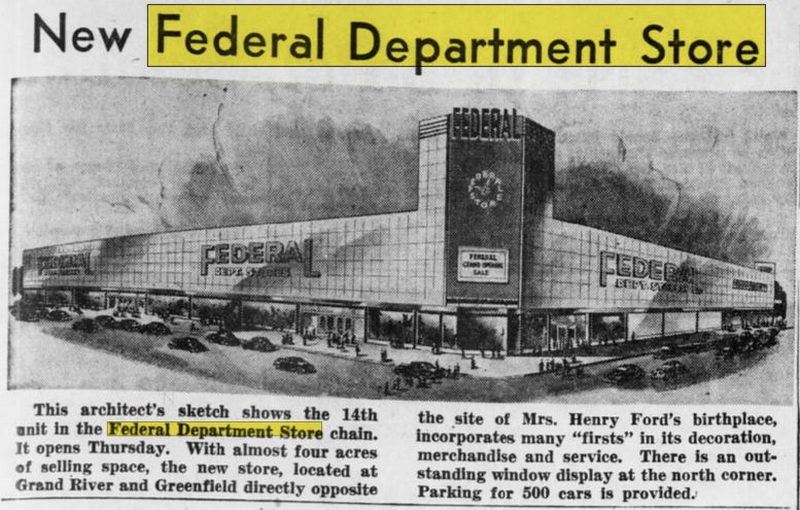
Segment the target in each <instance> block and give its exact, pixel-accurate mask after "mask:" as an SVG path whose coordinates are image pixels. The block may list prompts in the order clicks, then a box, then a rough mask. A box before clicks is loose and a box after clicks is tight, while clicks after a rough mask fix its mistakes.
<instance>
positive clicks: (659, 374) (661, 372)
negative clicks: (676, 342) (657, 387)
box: [650, 360, 689, 380]
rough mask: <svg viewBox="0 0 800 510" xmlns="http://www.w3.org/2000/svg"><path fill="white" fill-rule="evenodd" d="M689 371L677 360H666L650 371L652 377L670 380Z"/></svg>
mask: <svg viewBox="0 0 800 510" xmlns="http://www.w3.org/2000/svg"><path fill="white" fill-rule="evenodd" d="M688 372H689V369H687V368H686V366H685V365H684V364H683V363H681V362H680V361H678V360H671V361H667V362H666V363H664V364H663V365H661V366H660V367H658V368H656V369H655V370H653V371H652V372H651V373H650V377H651V378H653V379H662V380H670V379H676V378H678V377H681V376H683V375H685V374H686V373H688Z"/></svg>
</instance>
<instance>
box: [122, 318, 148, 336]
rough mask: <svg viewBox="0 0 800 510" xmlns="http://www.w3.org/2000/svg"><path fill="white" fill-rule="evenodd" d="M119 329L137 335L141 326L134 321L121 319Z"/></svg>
mask: <svg viewBox="0 0 800 510" xmlns="http://www.w3.org/2000/svg"><path fill="white" fill-rule="evenodd" d="M119 329H122V330H125V331H134V332H137V333H138V332H140V331H141V330H142V325H141V324H140V323H139V321H137V320H136V319H122V320H121V321H119Z"/></svg>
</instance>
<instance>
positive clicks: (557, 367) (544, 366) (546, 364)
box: [539, 356, 581, 373]
mask: <svg viewBox="0 0 800 510" xmlns="http://www.w3.org/2000/svg"><path fill="white" fill-rule="evenodd" d="M580 364H581V363H580V361H578V358H577V357H575V356H572V359H571V360H570V359H567V358H562V359H561V361H556V360H555V358H550V359H549V360H543V359H541V360H539V373H550V372H563V373H569V371H570V370H571V369H572V368H575V367H578V366H580Z"/></svg>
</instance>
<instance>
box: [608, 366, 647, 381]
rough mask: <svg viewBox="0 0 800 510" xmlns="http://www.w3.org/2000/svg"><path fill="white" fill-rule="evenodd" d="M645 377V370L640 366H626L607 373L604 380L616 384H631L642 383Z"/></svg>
mask: <svg viewBox="0 0 800 510" xmlns="http://www.w3.org/2000/svg"><path fill="white" fill-rule="evenodd" d="M644 376H645V372H644V369H643V368H642V367H640V366H639V365H633V364H625V365H620V366H618V367H616V368H613V369H611V370H609V371H608V372H606V373H605V374H604V375H603V379H605V380H606V381H608V382H611V383H614V384H629V383H634V382H637V381H640V380H641V379H643V378H644Z"/></svg>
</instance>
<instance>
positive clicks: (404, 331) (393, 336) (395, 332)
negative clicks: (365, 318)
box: [369, 308, 414, 346]
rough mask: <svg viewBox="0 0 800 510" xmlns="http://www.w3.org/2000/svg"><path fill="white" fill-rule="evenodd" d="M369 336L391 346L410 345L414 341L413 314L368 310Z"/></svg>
mask: <svg viewBox="0 0 800 510" xmlns="http://www.w3.org/2000/svg"><path fill="white" fill-rule="evenodd" d="M369 335H370V338H374V339H377V340H384V341H387V342H390V343H391V344H393V345H398V346H399V345H400V344H402V345H405V344H411V343H412V342H413V340H414V331H413V314H411V313H404V312H389V311H385V310H377V309H374V308H370V310H369Z"/></svg>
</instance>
